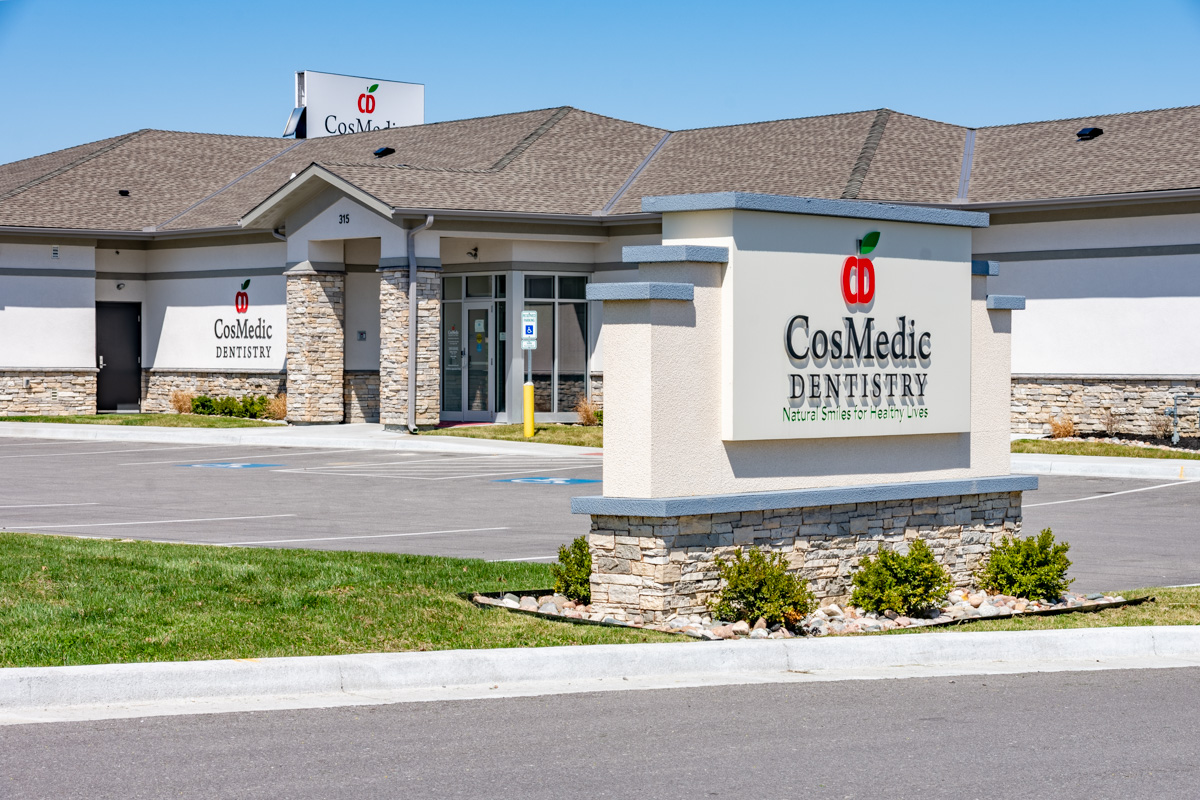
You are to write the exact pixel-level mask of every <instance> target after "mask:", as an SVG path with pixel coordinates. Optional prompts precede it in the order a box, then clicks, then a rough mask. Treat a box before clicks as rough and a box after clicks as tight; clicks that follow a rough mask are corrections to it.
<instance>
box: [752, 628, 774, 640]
mask: <svg viewBox="0 0 1200 800" xmlns="http://www.w3.org/2000/svg"><path fill="white" fill-rule="evenodd" d="M770 636H771V634H770V633H769V632H768V631H767V629H766V627H762V628H754V629H752V630H751V631H750V638H751V639H766V638H769V637H770Z"/></svg>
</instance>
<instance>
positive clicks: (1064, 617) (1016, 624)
mask: <svg viewBox="0 0 1200 800" xmlns="http://www.w3.org/2000/svg"><path fill="white" fill-rule="evenodd" d="M1111 594H1119V595H1121V596H1122V597H1124V598H1125V599H1127V600H1132V599H1133V598H1135V597H1155V598H1157V599H1156V600H1155V602H1153V603H1142V604H1141V605H1140V606H1123V607H1120V608H1110V609H1106V610H1104V611H1095V612H1091V613H1086V614H1057V615H1054V616H1046V617H1011V618H1009V619H989V620H984V621H982V622H972V623H970V624H967V625H947V626H945V627H940V626H939V627H936V628H907V629H897V630H891V631H886V633H888V634H893V633H905V634H907V633H922V632H925V633H936V632H939V631H941V632H945V631H1044V630H1065V629H1067V628H1113V627H1128V626H1137V625H1200V586H1189V587H1186V588H1180V589H1162V588H1150V589H1135V590H1133V591H1128V592H1111Z"/></svg>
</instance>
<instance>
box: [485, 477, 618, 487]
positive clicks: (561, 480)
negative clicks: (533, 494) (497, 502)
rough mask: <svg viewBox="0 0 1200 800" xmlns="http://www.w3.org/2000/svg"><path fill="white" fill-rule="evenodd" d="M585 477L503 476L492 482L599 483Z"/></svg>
mask: <svg viewBox="0 0 1200 800" xmlns="http://www.w3.org/2000/svg"><path fill="white" fill-rule="evenodd" d="M599 482H600V481H593V480H588V479H587V478H503V479H501V480H497V481H492V483H540V484H544V485H546V486H570V485H572V484H576V483H599Z"/></svg>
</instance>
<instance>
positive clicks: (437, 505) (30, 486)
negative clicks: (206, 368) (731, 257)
mask: <svg viewBox="0 0 1200 800" xmlns="http://www.w3.org/2000/svg"><path fill="white" fill-rule="evenodd" d="M586 452H588V451H583V453H586ZM193 464H198V465H202V466H189V465H193ZM222 464H225V465H228V464H234V465H239V464H241V465H244V464H266V465H269V466H260V467H241V468H228V467H224V466H215V465H222ZM514 478H516V479H522V480H527V479H530V478H543V479H556V480H557V479H563V478H570V479H583V480H593V481H598V480H599V479H600V457H599V456H598V455H585V454H581V455H579V456H578V457H571V458H558V457H545V456H523V455H487V456H462V455H444V454H432V453H394V452H378V451H363V450H351V451H336V450H303V449H295V448H283V447H257V446H235V445H219V446H194V445H166V444H144V443H132V442H131V443H116V442H72V441H59V440H29V439H0V528H5V529H8V530H26V531H40V532H45V533H61V534H72V535H77V536H102V537H112V536H127V537H134V538H139V539H157V540H165V541H189V542H204V543H210V544H239V545H253V546H262V547H313V548H321V549H339V550H340V549H348V550H375V551H386V552H404V553H424V554H437V555H450V556H470V557H479V558H487V559H520V558H523V559H531V560H535V559H536V560H547V561H548V560H551V559H552V558H553V557H554V554H555V552H556V551H557V548H558V546H559V545H560V544H562V543H564V542H567V541H569V540H571V539H573V538H574V537H576V536H579V535H580V534H583V533H586V532H587V529H588V519H587V518H586V517H581V516H577V515H573V514H571V513H570V503H569V498H571V497H572V496H575V495H579V494H597V493H599V492H600V486H601V484H599V483H585V484H576V485H550V484H546V483H502V482H498V481H506V480H510V479H514ZM1040 482H1041V487H1042V488H1041V489H1039V490H1038V491H1037V492H1031V493H1029V494H1028V495H1026V498H1025V500H1026V512H1025V513H1026V516H1025V527H1026V530H1027V531H1036V530H1040V529H1041V528H1044V527H1051V528H1053V529H1054V531H1055V533H1056V534H1057V535H1058V536H1059V537H1060V538H1062V539H1066V540H1067V541H1069V542H1071V545H1072V550H1071V557H1072V558H1073V559H1074V561H1075V568H1074V570H1073V572H1072V574H1073V575H1075V576H1076V579H1077V580H1076V583H1075V588H1076V589H1079V590H1083V591H1106V590H1114V589H1115V590H1122V589H1129V588H1134V587H1139V586H1149V585H1162V584H1180V583H1198V582H1200V484H1196V483H1180V482H1171V483H1163V482H1154V481H1135V480H1119V479H1112V478H1067V477H1043V478H1041V479H1040Z"/></svg>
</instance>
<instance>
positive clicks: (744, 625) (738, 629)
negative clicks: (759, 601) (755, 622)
mask: <svg viewBox="0 0 1200 800" xmlns="http://www.w3.org/2000/svg"><path fill="white" fill-rule="evenodd" d="M729 628H730V630H732V631H733V632H734V633H737V634H741V635H743V636H744V635H746V634H748V633H750V623H749V622H746V620H744V619H743V620H738V621H737V622H735V623H733V624H732V625H730V626H729Z"/></svg>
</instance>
